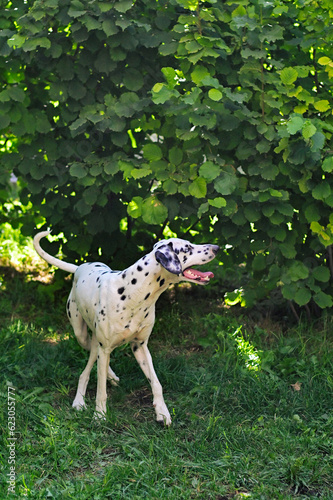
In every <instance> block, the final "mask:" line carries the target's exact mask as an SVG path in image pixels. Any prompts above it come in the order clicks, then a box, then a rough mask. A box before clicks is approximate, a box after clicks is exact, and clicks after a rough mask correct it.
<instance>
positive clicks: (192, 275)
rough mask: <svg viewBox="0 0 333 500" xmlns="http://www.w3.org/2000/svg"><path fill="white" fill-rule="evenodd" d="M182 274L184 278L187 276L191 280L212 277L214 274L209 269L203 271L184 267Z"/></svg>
mask: <svg viewBox="0 0 333 500" xmlns="http://www.w3.org/2000/svg"><path fill="white" fill-rule="evenodd" d="M183 275H184V276H185V278H189V279H191V280H195V279H199V280H206V279H207V278H208V279H210V278H214V274H213V273H211V272H210V271H207V272H205V273H203V272H201V271H198V270H197V269H185V271H184V272H183Z"/></svg>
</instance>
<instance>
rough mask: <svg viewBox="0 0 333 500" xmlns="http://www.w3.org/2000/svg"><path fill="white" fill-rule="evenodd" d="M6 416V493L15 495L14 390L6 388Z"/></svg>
mask: <svg viewBox="0 0 333 500" xmlns="http://www.w3.org/2000/svg"><path fill="white" fill-rule="evenodd" d="M7 403H8V404H7V408H8V409H7V416H8V438H7V442H8V444H7V447H8V472H7V485H8V486H7V493H8V494H9V493H14V494H15V485H16V467H15V464H16V439H17V438H16V437H15V428H16V408H15V403H16V399H15V388H14V387H10V386H8V401H7Z"/></svg>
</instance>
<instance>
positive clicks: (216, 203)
mask: <svg viewBox="0 0 333 500" xmlns="http://www.w3.org/2000/svg"><path fill="white" fill-rule="evenodd" d="M208 203H209V205H211V206H212V207H215V208H222V207H225V206H226V205H227V202H226V200H225V198H222V196H219V197H217V198H214V199H209V200H208Z"/></svg>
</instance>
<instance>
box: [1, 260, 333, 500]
mask: <svg viewBox="0 0 333 500" xmlns="http://www.w3.org/2000/svg"><path fill="white" fill-rule="evenodd" d="M27 259H28V258H27ZM28 260H29V259H28ZM26 267H27V266H26ZM28 267H29V266H28ZM16 268H17V266H16ZM64 276H65V275H64V274H61V275H60V278H58V279H57V280H56V281H55V282H50V283H47V282H48V279H47V277H46V276H45V271H43V276H42V278H41V279H40V281H39V280H38V279H39V277H38V271H36V270H34V269H33V266H32V267H31V268H29V269H25V270H24V269H21V268H20V269H19V272H18V271H17V270H15V269H14V268H13V267H10V263H8V262H6V266H4V267H2V268H1V269H0V281H1V288H0V299H1V300H0V316H1V327H0V359H1V386H0V387H1V389H0V391H1V406H2V408H3V409H4V411H3V412H2V414H1V417H0V425H1V436H2V437H1V439H2V446H1V460H2V470H3V474H2V479H1V486H0V488H1V491H0V497H1V498H5V497H6V496H7V495H8V498H11V497H13V498H14V494H11V493H8V487H9V486H10V485H11V483H10V482H8V481H10V479H13V478H14V479H15V485H14V487H13V489H14V491H15V495H16V497H18V498H24V497H27V498H33V499H42V498H43V499H44V498H50V499H52V498H59V499H87V500H88V499H94V500H97V499H106V498H110V499H112V500H115V499H122V498H128V499H147V498H148V499H162V498H163V499H164V498H165V499H192V498H193V499H194V498H198V499H215V500H222V499H242V498H251V499H267V500H270V499H283V500H285V499H294V498H297V499H302V498H304V499H305V498H306V499H308V498H322V499H333V479H332V478H333V450H332V444H333V432H332V424H333V417H332V389H333V360H332V354H331V353H332V345H333V320H332V317H331V316H326V317H325V318H321V319H320V320H317V322H316V323H313V324H309V323H300V324H291V323H292V318H289V319H288V318H284V319H283V321H282V320H281V321H279V322H277V321H276V319H274V317H267V315H265V314H263V313H259V312H258V311H252V312H246V311H243V310H242V311H239V310H236V309H235V310H233V309H231V310H229V309H227V308H225V307H224V304H223V301H222V296H223V290H221V291H220V293H218V287H217V286H215V287H212V289H210V290H209V289H208V288H204V287H198V286H196V287H195V286H194V287H188V286H183V287H181V286H180V287H176V288H174V289H171V290H170V291H169V292H167V293H165V294H164V295H163V296H162V297H161V298H160V300H159V302H158V307H157V320H156V324H155V328H154V331H153V334H152V337H151V341H150V344H149V345H150V349H151V352H152V356H153V360H154V365H155V368H156V371H157V373H158V376H159V379H160V381H161V383H162V385H163V388H164V395H165V400H166V403H167V405H168V407H169V410H170V412H171V414H172V418H173V423H172V426H171V427H170V428H162V427H160V426H159V425H158V424H157V423H156V422H155V420H154V409H153V407H152V401H151V391H150V388H149V384H148V382H147V381H146V379H145V377H144V375H143V374H142V372H141V371H140V368H139V366H138V365H137V363H136V361H135V359H134V357H133V356H132V353H131V352H130V349H129V348H128V347H127V346H125V347H123V348H119V349H117V350H116V351H114V353H112V355H111V365H112V368H113V369H114V371H115V372H116V374H117V375H118V376H119V377H120V384H119V386H118V387H113V386H111V385H110V386H109V387H108V396H109V398H108V414H107V419H106V421H105V422H102V423H96V422H95V421H94V420H93V419H92V417H93V410H94V398H95V391H96V370H94V371H93V373H92V376H91V379H90V382H89V386H88V393H87V399H88V410H86V411H84V412H76V411H74V410H73V409H72V408H71V403H72V400H73V398H74V394H75V390H76V384H77V382H78V377H79V374H80V372H81V371H82V370H83V368H84V366H85V363H86V360H87V353H86V352H85V351H83V350H82V349H81V348H80V346H79V345H78V344H77V342H76V340H75V339H74V338H73V335H72V332H71V329H70V326H69V324H68V323H67V320H66V317H65V312H64V311H65V300H66V293H67V291H68V289H69V286H70V283H69V282H68V281H66V280H63V281H62V279H63V277H64ZM62 284H63V288H61V287H62ZM286 325H288V327H287V326H286ZM10 417H11V418H10ZM13 425H15V429H14V427H13ZM11 438H15V439H11ZM11 461H12V464H11V463H10V462H11ZM11 467H12V469H11Z"/></svg>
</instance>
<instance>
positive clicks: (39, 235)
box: [33, 231, 78, 273]
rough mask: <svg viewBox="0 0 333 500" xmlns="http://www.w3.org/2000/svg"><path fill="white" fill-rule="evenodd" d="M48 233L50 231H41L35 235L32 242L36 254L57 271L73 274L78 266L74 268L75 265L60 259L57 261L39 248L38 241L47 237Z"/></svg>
mask: <svg viewBox="0 0 333 500" xmlns="http://www.w3.org/2000/svg"><path fill="white" fill-rule="evenodd" d="M50 233H51V231H42V232H40V233H37V234H36V236H35V237H34V241H33V243H34V248H35V250H36V252H37V253H38V255H39V256H40V257H41V258H42V259H44V260H46V262H48V263H49V264H51V265H52V266H56V267H58V268H59V269H62V270H63V271H66V272H67V273H75V271H76V270H77V268H78V266H76V265H75V264H70V263H69V262H64V261H62V260H60V259H57V258H56V257H52V255H49V254H48V253H46V252H45V251H44V250H43V249H42V248H41V246H40V244H39V242H40V240H41V239H42V238H44V236H48V235H49V234H50Z"/></svg>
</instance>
